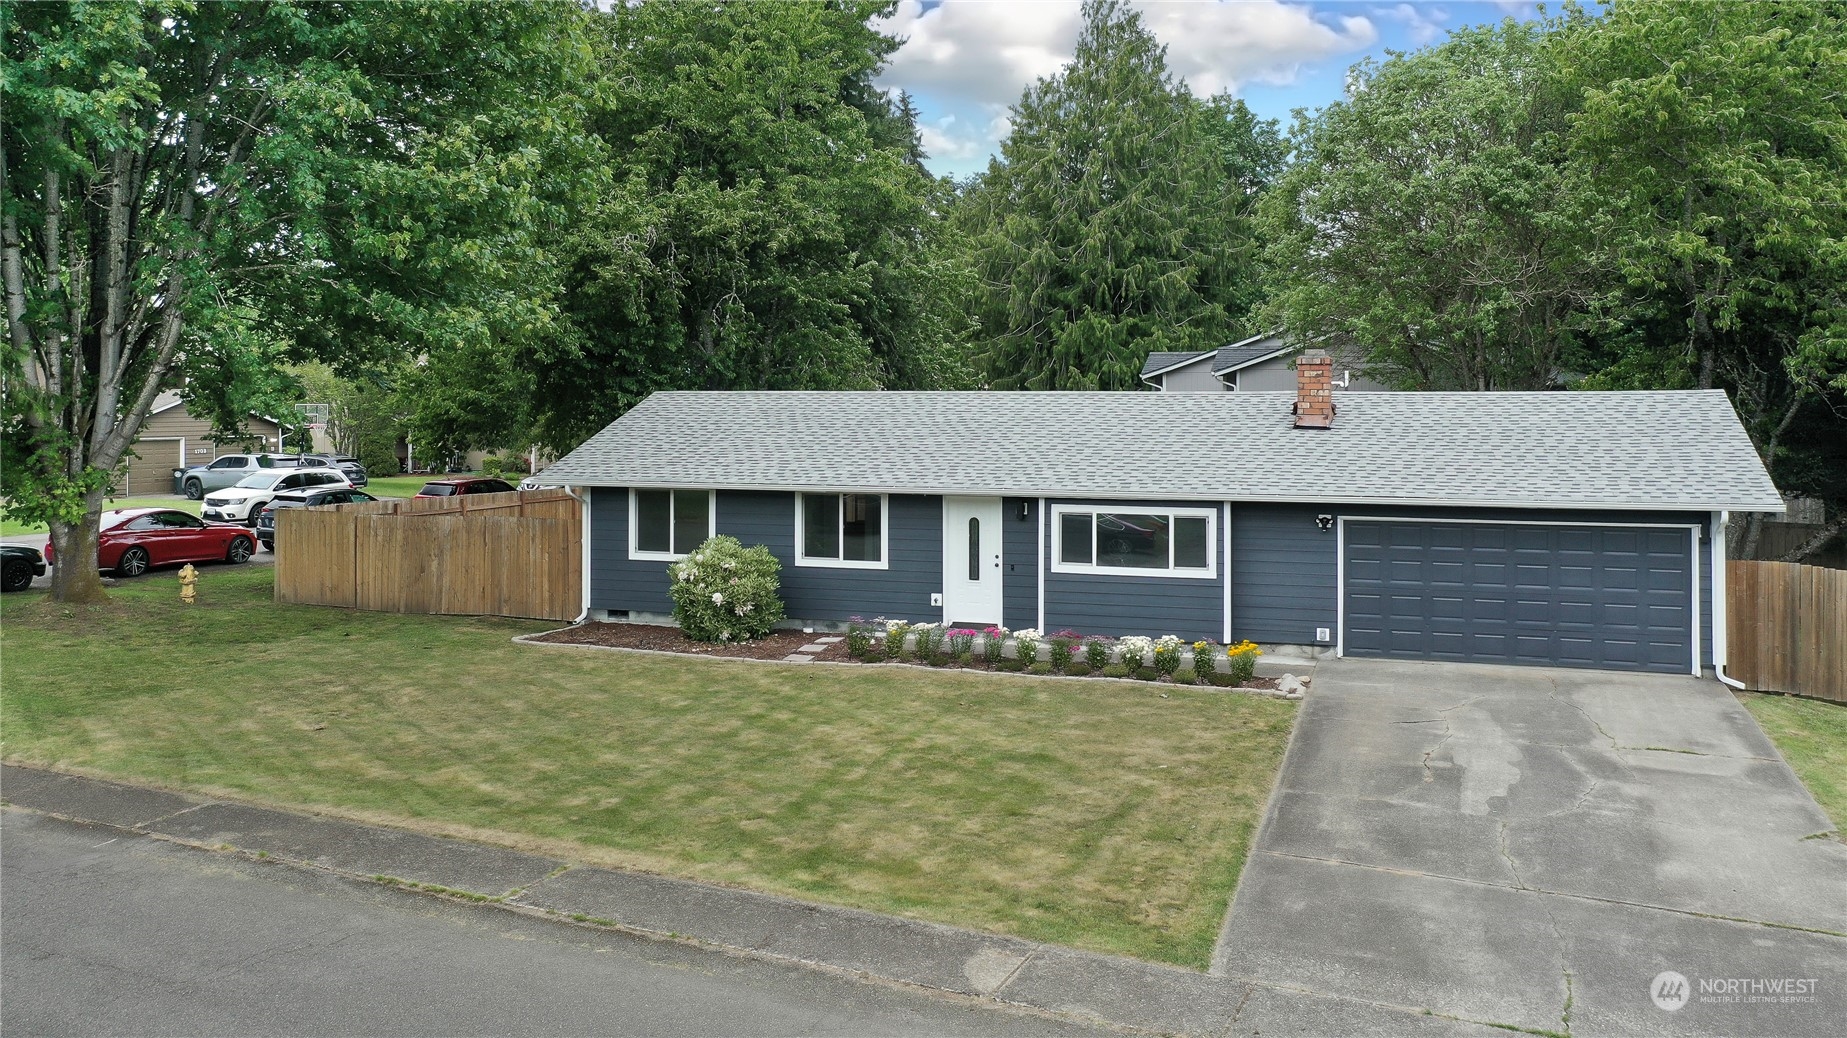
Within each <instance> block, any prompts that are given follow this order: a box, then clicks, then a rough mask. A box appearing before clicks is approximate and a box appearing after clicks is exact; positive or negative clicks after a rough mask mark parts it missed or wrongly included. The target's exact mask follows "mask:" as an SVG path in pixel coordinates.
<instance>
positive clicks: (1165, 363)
mask: <svg viewBox="0 0 1847 1038" xmlns="http://www.w3.org/2000/svg"><path fill="white" fill-rule="evenodd" d="M1211 352H1212V351H1211V350H1195V351H1191V352H1182V353H1169V352H1164V351H1161V350H1156V351H1155V352H1153V353H1150V354H1148V359H1147V360H1146V361H1144V362H1143V363H1142V374H1141V377H1142V378H1147V377H1148V376H1149V375H1152V374H1154V373H1155V372H1157V371H1162V370H1165V369H1167V368H1171V367H1173V366H1174V365H1175V364H1183V363H1185V362H1187V361H1189V360H1198V359H1199V358H1201V357H1204V356H1205V355H1206V354H1208V353H1211Z"/></svg>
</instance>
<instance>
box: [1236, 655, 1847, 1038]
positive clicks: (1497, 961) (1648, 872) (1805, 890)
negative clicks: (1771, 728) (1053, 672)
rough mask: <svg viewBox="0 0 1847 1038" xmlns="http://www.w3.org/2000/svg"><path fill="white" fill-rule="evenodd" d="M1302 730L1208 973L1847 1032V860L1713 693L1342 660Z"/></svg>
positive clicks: (1523, 1006)
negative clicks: (1676, 983) (1678, 983)
mask: <svg viewBox="0 0 1847 1038" xmlns="http://www.w3.org/2000/svg"><path fill="white" fill-rule="evenodd" d="M1296 724H1297V730H1296V734H1295V737H1294V741H1293V743H1292V744H1291V746H1290V750H1289V755H1288V758H1287V759H1286V760H1285V762H1284V765H1283V773H1282V775H1281V777H1280V779H1279V785H1278V788H1277V791H1276V793H1275V795H1274V797H1273V798H1272V800H1271V803H1270V808H1269V812H1268V814H1267V815H1266V817H1265V820H1264V824H1263V829H1262V832H1261V834H1260V835H1259V837H1258V843H1257V847H1256V849H1255V851H1254V852H1253V854H1252V856H1251V860H1250V862H1249V863H1248V864H1247V865H1246V867H1245V870H1244V875H1243V879H1242V880H1241V882H1240V886H1239V888H1238V892H1237V895H1236V898H1235V900H1234V902H1233V905H1232V909H1231V911H1230V913H1229V914H1228V916H1227V919H1226V925H1225V930H1224V933H1223V934H1222V935H1221V938H1220V941H1219V947H1218V950H1217V953H1216V955H1215V958H1214V963H1213V970H1212V971H1213V972H1214V973H1215V974H1219V975H1223V976H1232V977H1244V978H1249V979H1253V980H1260V981H1265V982H1269V983H1273V984H1280V985H1285V986H1291V987H1296V988H1300V989H1304V990H1309V991H1315V992H1321V993H1326V994H1333V995H1341V996H1345V997H1349V998H1357V999H1364V1000H1369V1001H1374V1002H1380V1003H1385V1004H1390V1005H1396V1006H1408V1007H1414V1008H1421V1009H1427V1010H1429V1011H1431V1012H1435V1013H1439V1014H1444V1015H1450V1016H1456V1017H1460V1018H1463V1019H1467V1020H1474V1021H1479V1022H1483V1023H1494V1024H1500V1025H1504V1026H1514V1027H1521V1028H1528V1029H1533V1030H1541V1031H1550V1032H1559V1033H1573V1034H1818V1035H1820V1034H1827V1035H1837V1034H1839V1033H1840V1026H1841V1025H1840V1021H1841V1020H1842V1019H1847V845H1843V844H1842V843H1840V842H1839V841H1838V840H1836V839H1833V838H1831V837H1830V836H1829V835H1828V831H1829V830H1830V829H1831V827H1832V825H1831V823H1830V821H1829V820H1828V818H1827V816H1826V815H1825V814H1823V813H1822V811H1821V809H1820V807H1819V806H1817V805H1816V803H1815V801H1814V799H1813V798H1812V797H1810V796H1809V794H1808V791H1807V790H1806V789H1804V788H1803V786H1802V784H1801V783H1800V782H1799V781H1798V780H1797V779H1796V777H1795V775H1794V773H1793V772H1791V771H1790V769H1789V766H1788V765H1787V764H1786V763H1784V761H1783V759H1782V758H1781V757H1780V756H1779V755H1778V754H1777V751H1776V749H1775V747H1774V746H1772V745H1771V743H1770V741H1769V740H1768V739H1767V738H1766V737H1765V736H1764V734H1763V732H1762V731H1761V730H1760V729H1759V728H1758V727H1757V724H1756V722H1755V721H1753V720H1752V718H1751V716H1750V715H1749V714H1748V713H1747V712H1746V711H1745V710H1744V708H1743V707H1742V705H1740V704H1739V703H1738V701H1737V700H1736V699H1735V698H1734V697H1733V696H1732V695H1731V693H1730V692H1729V691H1728V690H1727V689H1726V688H1725V687H1724V686H1722V685H1720V684H1719V683H1718V682H1716V681H1709V680H1699V679H1695V678H1692V677H1672V676H1661V675H1627V674H1612V673H1606V672H1599V671H1576V670H1555V669H1542V668H1525V667H1488V666H1469V665H1458V664H1437V663H1405V662H1395V661H1393V662H1387V661H1361V660H1336V661H1331V662H1327V663H1323V664H1322V665H1321V666H1319V667H1318V668H1316V672H1315V689H1314V692H1313V693H1311V694H1310V696H1309V698H1308V699H1307V700H1306V701H1305V702H1304V704H1303V707H1302V712H1301V714H1300V716H1299V718H1298V720H1297V722H1296ZM1669 972H1672V973H1677V974H1680V975H1681V976H1683V977H1684V978H1686V982H1685V983H1686V991H1687V997H1686V998H1685V1000H1684V1002H1682V1003H1681V1004H1679V1005H1674V1006H1673V1007H1672V1008H1664V1006H1663V1004H1662V1003H1665V1004H1667V1005H1672V1004H1673V1003H1674V1002H1675V1001H1676V999H1674V998H1672V997H1664V998H1663V999H1662V1000H1661V1002H1660V1003H1658V1002H1657V999H1656V998H1655V994H1656V993H1657V992H1661V991H1663V989H1661V988H1660V987H1658V986H1657V985H1655V983H1654V982H1655V980H1656V979H1657V977H1659V976H1660V975H1661V974H1664V973H1669ZM1790 980H1798V981H1809V980H1812V981H1813V983H1812V984H1794V985H1792V984H1789V983H1787V981H1790ZM1668 981H1669V983H1668V986H1667V988H1666V989H1665V994H1666V995H1668V996H1671V995H1672V993H1673V985H1672V978H1668Z"/></svg>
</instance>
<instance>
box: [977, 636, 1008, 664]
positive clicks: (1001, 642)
mask: <svg viewBox="0 0 1847 1038" xmlns="http://www.w3.org/2000/svg"><path fill="white" fill-rule="evenodd" d="M1006 644H1007V629H1006V628H1005V627H998V626H997V627H989V628H986V629H985V630H983V631H982V632H981V657H982V658H983V659H985V660H987V661H988V666H990V667H991V666H994V665H995V664H997V663H999V662H1000V654H1001V649H1002V648H1004V647H1005V646H1006Z"/></svg>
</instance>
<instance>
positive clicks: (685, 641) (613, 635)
mask: <svg viewBox="0 0 1847 1038" xmlns="http://www.w3.org/2000/svg"><path fill="white" fill-rule="evenodd" d="M831 637H834V635H822V634H803V633H802V632H800V631H774V632H771V634H770V635H769V637H767V638H763V639H761V640H759V641H754V642H725V643H713V642H696V641H694V640H692V639H691V638H688V637H687V636H686V635H684V634H681V633H680V629H679V628H677V627H661V626H659V625H657V624H625V623H607V622H598V623H586V624H579V625H577V626H576V627H566V628H565V629H563V630H561V631H551V632H548V633H546V634H542V635H539V636H537V637H534V638H529V639H527V640H528V641H535V642H552V643H556V644H559V645H604V646H609V647H612V648H617V649H653V650H655V651H657V652H685V653H691V654H693V655H695V656H729V657H733V658H737V659H748V660H779V659H782V658H784V657H786V656H789V655H792V654H793V653H794V652H795V651H796V650H798V649H800V648H801V647H802V646H804V645H814V644H817V642H816V639H817V638H831ZM807 655H809V656H813V657H814V658H815V659H818V660H842V661H844V660H846V659H848V658H849V657H848V656H847V650H846V643H845V642H830V643H828V646H827V648H826V649H823V650H822V651H820V652H811V653H807Z"/></svg>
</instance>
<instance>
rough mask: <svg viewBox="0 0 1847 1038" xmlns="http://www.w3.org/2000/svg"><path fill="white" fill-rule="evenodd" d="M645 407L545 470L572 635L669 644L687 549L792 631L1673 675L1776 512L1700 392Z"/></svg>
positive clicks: (1709, 631) (657, 400)
mask: <svg viewBox="0 0 1847 1038" xmlns="http://www.w3.org/2000/svg"><path fill="white" fill-rule="evenodd" d="M1297 375H1298V378H1299V384H1298V386H1297V389H1296V391H1295V392H1280V393H1279V392H1236V393H998V392H964V393H907V392H676V393H656V394H654V395H653V396H651V397H649V398H648V399H646V400H645V401H643V402H642V403H641V404H640V405H638V406H637V407H635V408H634V409H633V410H631V411H630V412H629V413H627V414H625V415H623V416H622V417H621V418H620V419H617V420H616V421H615V422H613V423H611V424H610V425H609V426H608V427H607V428H605V429H604V430H603V431H601V432H599V433H597V434H596V435H595V436H593V437H591V438H590V439H589V440H588V441H586V442H585V443H584V444H583V445H581V446H580V447H578V448H577V449H576V450H574V451H572V452H571V453H570V454H569V455H567V456H566V457H565V458H563V459H562V460H561V461H559V462H558V463H557V464H556V465H554V466H552V467H551V468H550V469H548V470H546V472H545V478H546V480H547V482H555V483H560V484H564V485H567V486H570V487H573V488H577V492H579V493H580V494H581V496H582V497H583V498H584V499H585V507H586V508H587V509H588V518H587V522H586V523H585V524H584V528H585V540H586V544H585V546H584V549H585V557H586V559H587V564H586V566H585V567H584V569H585V585H586V586H585V589H584V602H585V605H584V608H585V615H586V616H588V617H591V618H598V619H608V618H615V619H629V620H638V621H645V622H662V623H666V622H671V606H670V603H669V601H668V598H667V564H668V562H669V561H671V560H673V559H675V558H677V557H679V556H680V555H681V554H683V553H685V552H687V551H688V550H690V549H692V548H693V547H694V546H696V545H698V544H699V543H700V542H701V541H703V540H704V539H705V538H706V537H708V536H710V535H712V534H719V533H722V534H729V535H731V536H734V537H737V538H738V539H739V540H741V541H743V542H744V543H745V544H747V545H749V544H762V545H767V546H768V547H769V549H770V550H771V551H772V552H774V553H775V554H776V556H777V557H778V558H779V559H781V561H782V565H783V570H782V594H783V599H784V602H785V603H786V606H787V613H788V616H789V617H791V618H793V619H795V620H797V621H801V622H806V623H811V624H815V625H819V626H831V625H836V624H839V623H841V622H843V621H846V620H847V619H848V618H849V617H853V616H864V617H873V616H878V615H883V616H888V617H896V618H903V619H906V620H910V621H912V622H914V623H915V622H924V621H946V622H950V623H954V624H965V625H984V624H991V623H1000V624H1004V625H1005V626H1007V627H1010V628H1014V629H1019V628H1026V627H1033V628H1038V629H1040V630H1042V631H1054V630H1059V629H1063V628H1071V629H1074V630H1077V631H1079V632H1083V633H1086V634H1091V633H1095V634H1109V635H1124V634H1146V635H1161V634H1176V635H1179V636H1181V637H1184V638H1188V639H1200V638H1204V639H1211V640H1214V641H1224V642H1229V641H1233V640H1236V639H1239V638H1249V639H1251V640H1252V641H1256V642H1258V643H1264V644H1279V643H1280V644H1288V645H1298V646H1312V647H1314V648H1316V649H1317V650H1322V651H1326V650H1331V651H1333V652H1336V653H1339V654H1342V655H1348V656H1362V655H1363V656H1389V657H1397V658H1408V659H1434V660H1467V661H1479V662H1499V663H1531V664H1547V665H1563V666H1583V667H1596V668H1609V669H1624V670H1649V671H1664V672H1675V673H1688V672H1692V673H1695V674H1697V673H1700V672H1701V671H1702V669H1704V668H1709V667H1714V666H1715V665H1716V666H1718V667H1720V668H1721V671H1720V672H1721V673H1723V671H1722V667H1723V664H1724V660H1725V647H1724V631H1725V624H1724V619H1723V610H1724V603H1725V593H1724V586H1723V582H1724V566H1723V559H1724V549H1723V543H1722V542H1723V534H1722V531H1723V529H1724V525H1723V524H1724V521H1725V513H1727V512H1728V511H1779V510H1781V508H1782V507H1783V504H1782V499H1781V498H1780V497H1779V496H1778V494H1777V491H1776V488H1775V487H1774V486H1773V485H1772V484H1771V481H1770V479H1769V477H1768V475H1767V474H1766V473H1765V472H1764V469H1763V466H1762V465H1761V464H1760V462H1759V461H1758V457H1757V453H1756V451H1755V450H1754V449H1753V447H1752V445H1751V442H1750V440H1749V438H1748V437H1747V436H1746V435H1745V432H1744V429H1743V427H1742V426H1741V425H1740V424H1739V421H1738V417H1737V415H1736V413H1735V412H1734V411H1733V410H1732V407H1731V404H1730V402H1729V401H1728V400H1727V399H1726V397H1725V394H1724V393H1722V392H1716V391H1705V392H1700V391H1685V392H1627V393H1590V392H1584V393H1571V392H1544V393H1364V392H1343V393H1340V394H1338V395H1334V394H1332V393H1331V392H1330V390H1329V388H1328V382H1329V381H1330V377H1331V362H1330V361H1329V360H1328V359H1327V358H1326V357H1325V355H1320V354H1316V353H1312V352H1311V353H1309V354H1305V355H1304V356H1303V358H1302V361H1301V363H1300V364H1299V365H1298V370H1297Z"/></svg>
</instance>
